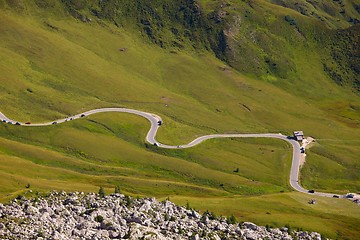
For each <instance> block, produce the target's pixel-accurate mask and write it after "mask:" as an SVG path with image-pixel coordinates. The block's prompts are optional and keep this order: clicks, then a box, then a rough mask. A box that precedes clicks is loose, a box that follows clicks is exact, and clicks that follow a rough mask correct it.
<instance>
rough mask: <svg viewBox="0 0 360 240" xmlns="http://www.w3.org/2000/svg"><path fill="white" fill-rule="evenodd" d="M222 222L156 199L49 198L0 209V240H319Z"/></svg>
mask: <svg viewBox="0 0 360 240" xmlns="http://www.w3.org/2000/svg"><path fill="white" fill-rule="evenodd" d="M228 222H229V221H228V220H227V219H226V218H214V216H213V215H212V214H210V213H204V214H200V213H198V212H196V211H194V210H189V209H185V208H183V207H180V206H176V205H175V204H174V203H172V202H170V201H163V202H158V201H157V200H155V199H154V198H140V199H138V198H131V197H128V196H124V195H122V194H112V195H110V196H105V197H100V196H99V195H97V194H94V193H92V194H84V193H65V192H60V193H58V192H51V193H50V194H49V195H48V196H47V197H38V198H35V199H30V200H27V199H25V198H24V197H22V198H20V199H15V200H13V201H12V202H11V203H9V204H5V205H3V204H0V238H1V239H194V240H197V239H293V238H296V239H321V236H320V234H318V233H308V232H295V231H293V232H291V233H289V232H288V229H286V228H282V229H278V228H274V229H270V228H265V227H260V226H257V225H255V224H254V223H250V222H245V223H242V224H238V223H236V224H230V223H228Z"/></svg>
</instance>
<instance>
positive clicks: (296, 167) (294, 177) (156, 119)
mask: <svg viewBox="0 0 360 240" xmlns="http://www.w3.org/2000/svg"><path fill="white" fill-rule="evenodd" d="M103 112H122V113H131V114H135V115H139V116H142V117H144V118H146V119H147V120H149V121H150V123H151V127H150V130H149V132H148V133H147V135H146V141H147V142H149V143H150V144H153V145H156V146H158V147H161V148H168V149H181V148H190V147H194V146H196V145H198V144H200V143H201V142H203V141H206V140H208V139H212V138H277V139H281V140H284V141H286V142H288V143H290V144H291V145H292V148H293V155H292V164H291V170H290V185H291V187H292V188H294V189H295V190H296V191H298V192H302V193H306V194H310V195H316V196H323V197H333V196H334V195H337V194H333V193H322V192H314V193H309V190H307V189H305V188H303V187H302V186H300V184H299V171H300V154H301V153H300V144H299V143H298V142H297V141H295V140H294V139H292V138H290V137H288V136H285V135H282V134H281V133H278V134H276V133H254V134H212V135H205V136H201V137H199V138H196V139H195V140H193V141H192V142H190V143H188V144H185V145H177V146H170V145H166V144H162V143H159V142H158V141H156V139H155V137H156V133H157V130H158V128H159V127H160V126H161V124H162V119H161V117H160V116H158V115H155V114H152V113H148V112H142V111H138V110H134V109H128V108H100V109H94V110H90V111H87V112H84V113H80V114H77V115H75V116H70V117H67V118H63V119H59V120H55V121H52V122H46V123H21V122H17V121H14V120H12V119H9V118H7V117H6V116H5V115H4V114H2V113H1V112H0V121H2V122H4V121H5V122H6V123H8V124H9V122H10V123H12V124H16V123H17V124H18V125H19V126H26V127H41V126H49V125H55V124H60V123H64V122H67V121H73V120H75V119H79V118H83V117H86V116H89V115H92V114H95V113H103ZM159 123H160V124H159ZM338 196H339V197H340V198H344V197H345V196H342V195H338Z"/></svg>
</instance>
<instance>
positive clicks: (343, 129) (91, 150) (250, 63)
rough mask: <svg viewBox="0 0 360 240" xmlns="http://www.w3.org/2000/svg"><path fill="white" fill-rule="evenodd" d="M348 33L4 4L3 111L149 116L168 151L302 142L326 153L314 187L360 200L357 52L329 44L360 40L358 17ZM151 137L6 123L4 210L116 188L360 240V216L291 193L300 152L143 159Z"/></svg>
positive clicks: (118, 125) (317, 161)
mask: <svg viewBox="0 0 360 240" xmlns="http://www.w3.org/2000/svg"><path fill="white" fill-rule="evenodd" d="M344 2H345V1H344ZM354 2H355V1H354ZM347 3H350V1H346V4H347ZM120 6H121V7H120ZM221 6H222V7H221ZM179 8H181V11H179ZM349 8H350V7H349ZM317 11H319V14H320V12H321V13H323V12H322V10H321V9H320V8H319V7H317ZM324 14H325V13H324ZM351 14H355V13H353V12H352V13H351ZM221 16H222V17H221ZM286 16H291V17H292V18H289V17H286ZM349 16H355V15H349ZM219 17H221V18H219ZM294 19H295V20H294ZM334 19H335V17H334V18H329V23H332V22H333V20H334ZM293 21H295V23H296V24H295V25H294V24H293V23H294V22H293ZM338 24H339V25H335V24H324V23H321V22H320V21H319V20H317V19H316V18H314V17H308V16H305V15H302V14H300V13H298V12H297V11H295V10H292V9H291V8H284V7H282V6H279V5H274V4H273V3H272V2H270V1H260V0H259V1H228V2H227V3H225V2H224V3H222V4H220V3H219V1H200V2H194V1H176V2H174V1H151V2H149V1H140V0H139V1H102V4H100V5H99V4H98V1H65V0H64V1H55V0H53V1H50V0H48V1H35V0H34V1H20V0H17V1H10V0H6V1H5V0H0V72H1V74H0V83H1V86H0V102H1V107H0V111H1V112H3V113H5V114H6V115H8V116H9V117H11V118H14V119H18V120H21V121H24V122H27V121H30V122H41V121H45V120H53V119H57V118H60V117H65V116H69V115H72V114H76V113H79V112H82V111H85V110H89V109H92V108H96V107H110V106H114V107H128V108H136V109H140V110H145V111H149V112H154V113H156V114H159V115H160V116H162V117H163V119H164V125H163V127H162V128H160V130H159V135H158V140H159V141H161V142H164V143H169V144H182V143H186V142H188V141H190V140H192V139H194V138H195V137H197V136H199V135H202V134H209V133H225V132H229V133H230V132H239V133H250V132H261V133H265V132H274V133H276V132H282V133H284V134H291V132H292V131H293V130H298V129H301V130H304V132H305V134H307V135H311V136H313V137H315V138H316V139H318V145H317V146H315V147H314V148H313V149H311V150H310V152H309V154H308V160H307V163H306V164H305V166H304V168H303V171H302V173H301V177H302V179H301V181H302V183H303V184H304V185H305V186H306V187H308V188H314V189H316V190H323V191H337V192H342V193H345V192H348V191H360V188H359V186H360V184H359V183H360V176H359V174H357V172H358V170H359V168H360V162H359V161H358V160H359V159H358V157H357V156H359V155H360V149H359V147H358V146H359V143H360V141H359V140H358V136H359V133H360V130H359V124H360V113H359V109H360V99H359V96H358V93H356V92H354V88H352V87H351V84H352V82H355V80H356V79H355V80H354V79H352V77H351V76H357V75H356V74H355V75H354V73H353V72H351V71H346V69H348V68H349V67H350V68H351V66H355V68H354V69H355V70H356V66H357V63H356V57H354V58H353V60H351V61H352V62H353V63H354V64H353V65H351V64H348V62H347V58H346V55H341V54H340V57H339V58H335V60H334V58H333V55H331V54H330V53H331V51H332V49H336V50H337V51H338V52H340V53H341V52H342V51H341V49H348V48H346V46H347V40H346V38H345V37H344V38H343V42H336V41H335V42H334V41H333V39H334V38H332V37H331V36H332V34H334V36H335V35H336V36H346V34H347V33H348V31H351V32H352V33H353V35H352V36H355V37H356V36H357V35H356V33H357V31H354V30H353V29H356V26H354V27H353V28H351V30H348V29H347V28H346V27H348V26H350V25H351V23H350V22H347V21H345V18H344V19H340V22H339V23H338ZM171 28H174V29H171ZM338 28H341V30H338ZM338 31H342V33H344V34H341V33H340V32H339V33H338ZM337 34H340V35H337ZM331 46H333V48H331ZM337 46H338V47H337ZM356 49H357V45H356V44H354V45H353V49H350V50H349V51H348V52H346V54H349V55H351V54H352V53H353V52H354V51H356ZM352 56H353V55H352ZM331 59H333V60H331ZM339 59H340V60H339ZM337 60H339V61H337ZM324 61H325V62H326V63H329V64H328V68H329V69H330V68H331V69H332V70H331V71H332V72H337V73H338V74H339V75H341V76H344V73H346V74H347V75H346V76H347V80H346V81H344V84H340V85H339V84H337V83H336V82H335V81H333V80H332V79H331V78H330V76H329V71H324ZM228 64H229V65H230V66H229V65H228ZM339 66H340V67H339ZM344 69H345V70H344ZM349 79H350V80H349ZM148 127H149V124H148V123H147V122H146V120H144V119H141V118H139V117H135V116H131V115H127V114H99V115H95V116H91V117H89V118H85V119H82V120H79V121H74V122H69V123H66V124H64V125H57V126H51V127H44V128H19V127H17V126H13V125H8V124H0V142H1V144H0V161H1V164H0V175H1V180H0V181H1V186H2V187H1V190H0V198H1V199H2V200H7V199H10V198H11V197H15V196H16V195H18V194H24V192H25V191H27V189H26V188H25V185H26V184H28V183H29V184H30V185H31V189H33V190H34V192H35V191H47V190H50V189H65V190H72V191H97V190H98V188H99V186H104V187H106V189H107V192H110V191H112V190H113V187H114V186H115V185H117V184H119V185H120V186H121V188H122V191H123V192H125V193H129V194H133V195H147V196H149V195H150V196H157V197H163V198H165V197H167V196H170V197H171V199H172V200H175V201H178V202H179V203H183V202H184V201H185V200H184V199H190V200H189V201H190V203H191V204H193V205H194V206H195V207H197V208H201V210H203V211H204V210H206V209H207V208H209V209H211V210H213V211H215V212H217V213H218V214H227V215H228V214H230V212H231V211H230V210H229V206H233V205H235V206H236V209H237V208H239V210H236V211H234V214H235V215H237V217H238V219H239V220H244V221H245V220H252V221H256V222H258V223H263V224H267V223H268V224H274V225H278V226H280V225H284V224H286V223H289V224H290V225H291V226H294V227H302V228H304V229H309V230H318V229H319V231H322V232H323V233H325V234H327V236H331V237H332V238H335V237H336V236H337V235H339V236H342V237H348V238H354V236H356V233H357V232H358V231H359V229H358V227H357V226H359V224H358V223H359V222H360V219H359V217H358V216H360V214H349V212H352V213H358V208H357V206H355V205H352V204H350V203H348V202H344V201H340V203H339V205H338V206H337V207H336V210H333V207H334V204H338V203H337V202H336V203H335V200H332V199H328V200H319V201H320V202H321V204H319V205H315V206H309V205H307V201H308V196H306V195H299V194H297V193H294V192H292V190H291V188H290V187H289V186H288V180H287V179H288V173H289V168H290V161H291V152H290V147H289V146H288V145H287V144H285V143H283V142H281V141H275V140H262V139H260V140H250V139H242V140H235V139H227V140H225V139H224V140H212V141H209V142H206V143H204V144H201V145H200V146H198V147H196V148H193V149H186V150H176V151H165V150H161V149H156V148H153V147H151V146H146V145H145V143H144V138H145V135H146V132H147V130H148ZM324 166H326V167H324ZM237 168H238V169H239V171H235V170H237ZM204 197H206V201H204V199H203V198H204ZM173 198H174V199H173ZM200 199H201V200H200ZM264 199H267V200H264ZM294 199H296V201H294ZM219 201H221V202H223V203H224V204H216V205H214V203H217V202H219ZM322 201H323V202H322ZM274 202H276V204H274ZM299 203H301V204H300V207H299V205H298V204H299ZM277 204H278V205H279V206H281V207H282V208H281V209H279V208H278V206H277ZM265 208H269V209H274V211H275V212H276V214H266V212H265V213H264V211H265V210H264V209H265ZM312 208H315V209H313V210H311V209H312ZM269 212H270V211H269ZM294 215H296V216H297V217H296V218H293V216H294ZM241 216H243V217H241ZM264 216H265V217H264ZM310 216H311V221H304V218H309V217H310ZM329 219H330V220H331V224H322V225H321V224H320V223H324V222H325V221H327V220H329ZM316 222H317V223H316ZM315 223H316V224H315ZM320 225H321V227H320Z"/></svg>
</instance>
